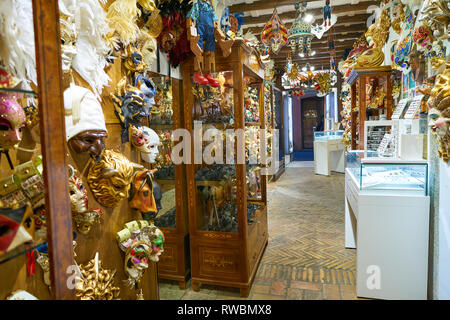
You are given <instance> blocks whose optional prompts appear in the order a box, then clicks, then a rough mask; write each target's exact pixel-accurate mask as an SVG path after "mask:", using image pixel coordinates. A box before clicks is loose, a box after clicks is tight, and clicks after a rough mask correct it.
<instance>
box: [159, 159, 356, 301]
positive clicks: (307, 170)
mask: <svg viewBox="0 0 450 320" xmlns="http://www.w3.org/2000/svg"><path fill="white" fill-rule="evenodd" d="M268 200H269V201H268V209H269V210H268V224H269V226H268V228H269V244H268V245H267V248H266V250H265V253H264V255H263V258H262V260H261V263H260V265H259V268H258V271H257V274H256V276H255V280H254V282H253V286H252V289H251V291H250V294H249V296H248V298H241V297H240V294H239V289H237V288H230V287H219V286H210V285H202V286H201V288H200V291H199V292H194V291H193V290H192V288H191V283H190V281H189V282H188V284H187V289H186V290H180V289H178V284H177V283H176V282H171V281H167V280H160V281H159V294H160V299H162V300H164V299H171V300H179V299H183V300H209V299H219V300H230V299H249V300H278V299H283V300H284V299H288V300H322V299H331V300H349V299H357V297H356V287H355V281H356V272H355V269H356V252H355V250H352V249H345V246H344V175H343V174H338V173H333V174H332V175H331V176H330V177H325V176H318V175H315V174H314V168H311V167H310V166H299V165H298V164H297V165H296V163H295V162H294V163H293V164H292V165H291V166H289V167H288V168H286V172H285V174H283V175H282V176H281V178H280V179H279V180H278V181H277V182H274V183H269V184H268Z"/></svg>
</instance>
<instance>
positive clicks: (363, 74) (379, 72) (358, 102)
mask: <svg viewBox="0 0 450 320" xmlns="http://www.w3.org/2000/svg"><path fill="white" fill-rule="evenodd" d="M391 72H392V69H391V67H390V66H381V67H374V68H361V69H359V68H355V69H353V71H352V72H351V74H350V76H349V77H348V79H347V83H348V84H350V86H351V99H352V111H351V139H352V140H351V150H356V149H360V150H362V149H364V121H366V110H367V108H366V107H367V104H368V102H369V101H368V100H369V97H368V96H367V93H366V84H367V83H368V81H370V80H373V83H374V84H373V90H375V88H378V87H380V83H383V89H384V91H385V93H386V97H385V102H384V103H385V105H384V107H385V109H386V119H387V120H391V116H392V109H393V103H394V101H393V97H392V83H391V80H390V76H391ZM357 128H358V132H359V143H357V139H358V137H357Z"/></svg>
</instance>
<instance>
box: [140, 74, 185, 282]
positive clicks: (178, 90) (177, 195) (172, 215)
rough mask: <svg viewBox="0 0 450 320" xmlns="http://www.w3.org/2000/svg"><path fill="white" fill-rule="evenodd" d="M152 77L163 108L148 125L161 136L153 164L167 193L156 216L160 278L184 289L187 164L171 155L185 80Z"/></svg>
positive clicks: (151, 118) (163, 191)
mask: <svg viewBox="0 0 450 320" xmlns="http://www.w3.org/2000/svg"><path fill="white" fill-rule="evenodd" d="M150 76H151V78H152V80H153V82H154V83H155V85H156V87H157V91H158V93H157V95H156V97H155V101H156V104H157V105H159V106H160V109H161V112H160V113H159V114H157V115H155V116H150V117H149V121H148V126H149V127H150V128H152V129H153V130H155V131H156V133H158V135H159V136H160V139H161V145H160V146H159V155H158V157H157V159H156V163H155V164H154V165H152V168H157V169H158V172H156V174H155V178H156V182H157V183H158V184H159V186H160V187H161V191H162V193H163V198H162V206H163V208H162V209H161V211H160V212H159V213H158V216H157V218H156V219H155V225H156V226H157V227H159V228H160V229H161V230H162V232H163V233H164V236H165V243H164V252H163V254H162V255H161V256H160V259H159V262H158V277H159V278H161V279H168V280H174V281H178V285H179V287H180V289H185V288H186V279H187V277H188V275H189V273H190V259H189V232H188V223H187V222H188V221H187V201H186V188H185V186H186V175H185V167H184V164H179V165H174V164H173V162H172V161H171V157H170V152H171V149H172V147H173V142H172V141H171V134H172V130H175V129H179V128H182V127H183V108H182V105H183V100H182V81H181V80H178V79H175V78H170V77H168V76H163V75H159V74H156V73H150ZM170 97H172V99H170ZM141 163H142V164H144V162H141Z"/></svg>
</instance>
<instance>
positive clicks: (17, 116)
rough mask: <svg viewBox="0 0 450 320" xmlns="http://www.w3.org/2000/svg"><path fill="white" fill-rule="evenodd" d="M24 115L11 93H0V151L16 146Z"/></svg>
mask: <svg viewBox="0 0 450 320" xmlns="http://www.w3.org/2000/svg"><path fill="white" fill-rule="evenodd" d="M25 121H26V116H25V112H24V110H23V108H22V107H21V106H20V105H19V103H18V102H17V100H16V98H15V97H14V96H12V95H9V94H5V93H0V151H4V150H8V149H10V148H14V147H16V146H17V145H18V144H19V142H20V141H21V140H22V129H23V128H24V127H25Z"/></svg>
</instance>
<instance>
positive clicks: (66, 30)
mask: <svg viewBox="0 0 450 320" xmlns="http://www.w3.org/2000/svg"><path fill="white" fill-rule="evenodd" d="M72 20H73V19H72V18H71V17H69V16H67V15H65V14H62V13H61V19H60V20H59V21H60V26H61V62H62V69H63V71H69V70H70V67H71V66H72V61H73V59H74V58H75V55H76V54H77V49H76V47H75V44H76V41H77V37H78V35H77V31H76V26H75V23H74V22H73V21H72Z"/></svg>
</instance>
